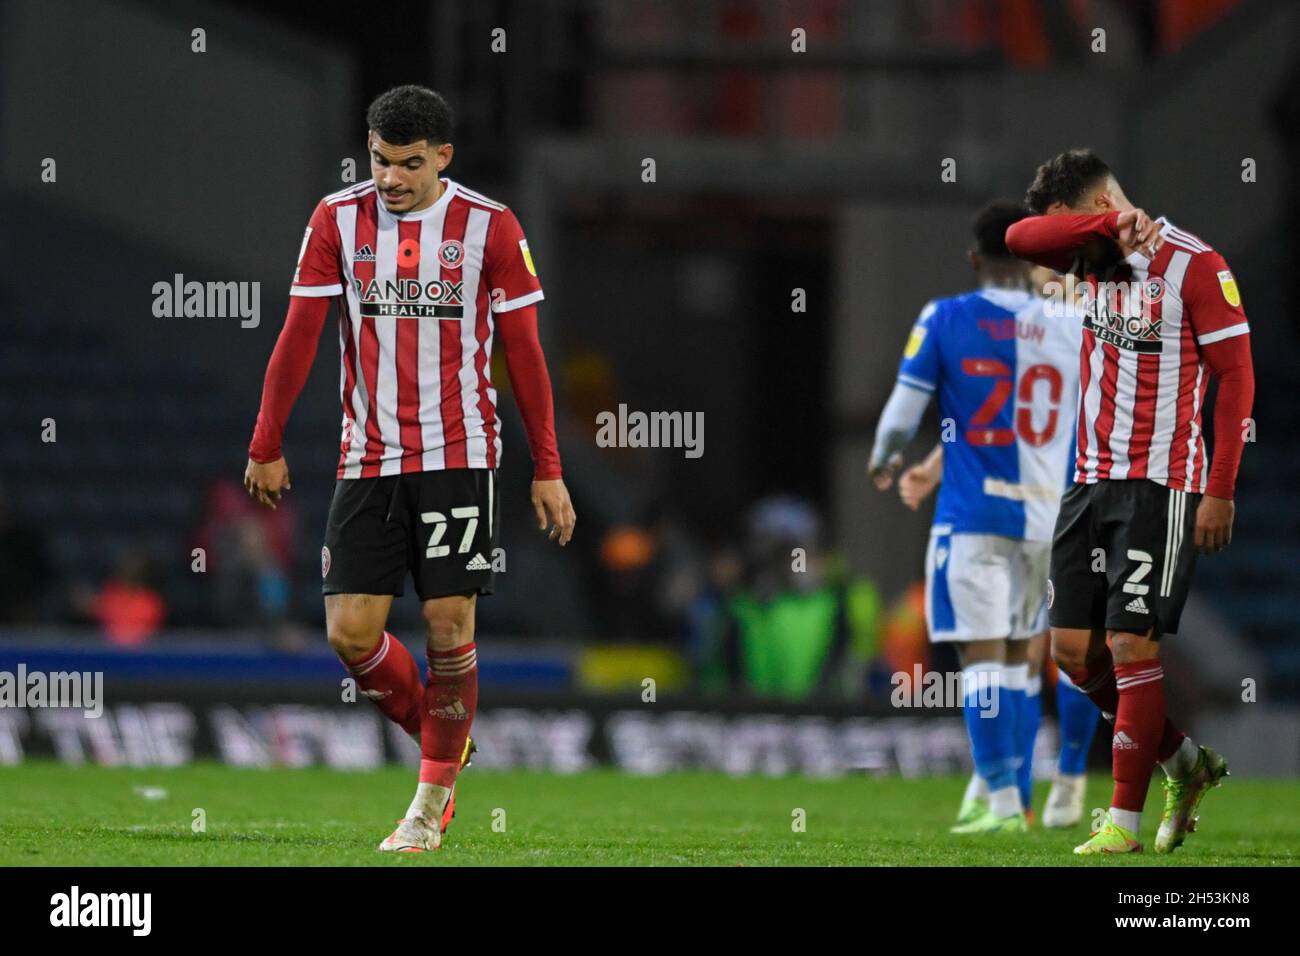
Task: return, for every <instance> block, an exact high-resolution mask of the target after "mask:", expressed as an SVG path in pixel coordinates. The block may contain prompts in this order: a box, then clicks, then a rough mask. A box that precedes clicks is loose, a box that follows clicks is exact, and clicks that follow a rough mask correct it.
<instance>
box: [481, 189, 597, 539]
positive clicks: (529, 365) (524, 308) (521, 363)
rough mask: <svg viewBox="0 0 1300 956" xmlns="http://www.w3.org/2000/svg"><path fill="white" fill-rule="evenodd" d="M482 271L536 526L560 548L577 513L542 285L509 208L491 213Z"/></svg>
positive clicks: (516, 220) (572, 525)
mask: <svg viewBox="0 0 1300 956" xmlns="http://www.w3.org/2000/svg"><path fill="white" fill-rule="evenodd" d="M484 272H485V274H486V276H487V280H488V289H489V290H490V293H489V294H490V296H491V302H492V311H493V312H495V313H496V315H497V318H496V323H497V334H498V335H499V337H500V340H501V346H502V348H503V349H504V351H505V357H506V370H507V371H508V372H509V374H510V386H511V388H512V389H513V390H514V393H515V404H516V405H518V406H519V415H520V417H521V418H523V420H524V431H525V432H526V433H527V435H528V450H529V452H530V453H531V454H532V458H533V484H532V491H531V497H532V503H533V511H534V512H535V513H536V515H537V526H538V528H539V529H540V530H542V531H545V530H546V528H547V524H548V523H549V524H550V526H551V527H550V534H549V535H548V537H549V538H550V540H552V541H554V540H555V539H556V538H558V539H559V541H560V546H561V547H563V546H564V545H566V544H568V543H569V539H570V538H572V537H573V528H574V525H575V524H576V523H577V520H578V516H577V514H576V513H575V512H574V510H573V502H572V501H571V500H570V498H569V490H568V488H566V487H565V485H564V479H563V477H562V472H561V469H560V451H559V447H558V443H557V442H556V439H555V405H554V401H553V399H552V396H551V376H550V373H549V372H548V371H547V368H546V356H545V355H544V354H543V353H542V342H541V338H540V336H539V335H538V332H537V302H539V301H540V300H541V299H542V284H541V282H540V281H538V278H537V270H536V268H535V267H534V266H533V259H532V253H531V252H530V251H529V249H528V240H526V239H525V238H524V233H523V229H521V228H520V226H519V220H518V219H516V218H515V215H514V213H513V212H511V211H510V210H508V209H507V210H504V211H503V212H501V213H500V214H498V215H497V216H495V217H493V222H492V225H491V227H490V229H489V232H488V238H487V252H486V256H485V262H484Z"/></svg>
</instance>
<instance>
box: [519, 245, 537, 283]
mask: <svg viewBox="0 0 1300 956" xmlns="http://www.w3.org/2000/svg"><path fill="white" fill-rule="evenodd" d="M519 250H520V251H521V252H522V253H523V254H524V265H526V266H528V274H529V275H531V276H533V277H534V278H535V277H536V276H537V267H536V266H534V265H533V254H532V253H531V252H529V251H528V240H527V239H520V240H519Z"/></svg>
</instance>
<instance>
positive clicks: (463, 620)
mask: <svg viewBox="0 0 1300 956" xmlns="http://www.w3.org/2000/svg"><path fill="white" fill-rule="evenodd" d="M473 611H474V604H473V601H471V600H470V599H469V598H460V599H442V600H438V601H430V602H428V603H427V604H425V606H424V608H423V611H422V614H423V616H424V630H425V634H426V636H427V637H428V639H429V646H431V647H433V648H434V649H435V650H451V649H452V648H455V647H460V646H461V645H462V644H465V643H467V642H469V641H472V640H473V639H474V624H473V622H474V617H473Z"/></svg>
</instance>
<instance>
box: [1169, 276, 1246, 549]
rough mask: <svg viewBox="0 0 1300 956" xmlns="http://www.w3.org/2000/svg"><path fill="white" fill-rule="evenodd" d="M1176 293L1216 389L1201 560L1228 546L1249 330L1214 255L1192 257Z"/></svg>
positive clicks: (1230, 279) (1199, 523)
mask: <svg viewBox="0 0 1300 956" xmlns="http://www.w3.org/2000/svg"><path fill="white" fill-rule="evenodd" d="M1182 293H1183V304H1184V306H1185V309H1186V313H1187V316H1188V321H1189V322H1190V324H1191V328H1192V334H1193V335H1194V336H1195V337H1196V347H1197V350H1198V352H1199V353H1200V356H1201V360H1202V361H1203V362H1204V363H1205V365H1206V367H1207V368H1209V370H1210V372H1211V374H1213V375H1214V377H1215V378H1216V379H1217V380H1218V383H1219V393H1218V397H1217V398H1216V399H1215V405H1214V459H1213V460H1212V461H1211V462H1210V475H1209V481H1208V482H1207V483H1206V487H1205V495H1204V497H1203V498H1202V499H1201V504H1200V506H1199V507H1198V508H1197V509H1196V538H1195V544H1196V548H1197V550H1198V551H1200V552H1201V553H1202V554H1213V553H1214V552H1216V551H1222V550H1223V549H1224V548H1225V547H1227V545H1228V542H1230V541H1231V540H1232V520H1233V514H1234V510H1235V509H1234V505H1233V496H1234V494H1235V489H1236V483H1237V470H1238V468H1239V467H1240V465H1241V454H1242V451H1243V450H1244V448H1245V443H1246V432H1247V429H1248V427H1249V423H1250V414H1251V407H1252V405H1253V403H1254V400H1255V371H1254V365H1253V363H1252V361H1251V357H1250V326H1249V324H1248V323H1247V321H1246V312H1245V309H1243V308H1242V305H1241V293H1240V292H1239V291H1238V289H1237V282H1236V278H1235V277H1234V276H1233V274H1232V272H1231V271H1230V270H1229V269H1228V264H1227V263H1226V262H1224V261H1223V257H1222V256H1220V255H1219V254H1218V253H1217V252H1212V251H1211V252H1203V253H1201V254H1200V255H1197V256H1194V257H1193V259H1192V261H1191V263H1190V264H1189V265H1188V267H1187V274H1186V276H1185V277H1184V278H1183V290H1182Z"/></svg>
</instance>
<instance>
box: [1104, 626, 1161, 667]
mask: <svg viewBox="0 0 1300 956" xmlns="http://www.w3.org/2000/svg"><path fill="white" fill-rule="evenodd" d="M1110 650H1111V653H1112V654H1113V655H1114V657H1115V663H1116V664H1130V663H1132V662H1134V661H1144V660H1149V659H1150V658H1152V657H1158V656H1159V653H1160V650H1159V645H1158V644H1156V643H1155V642H1154V641H1152V640H1151V632H1150V631H1148V632H1147V633H1146V634H1128V633H1125V632H1124V631H1112V632H1111V634H1110Z"/></svg>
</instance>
